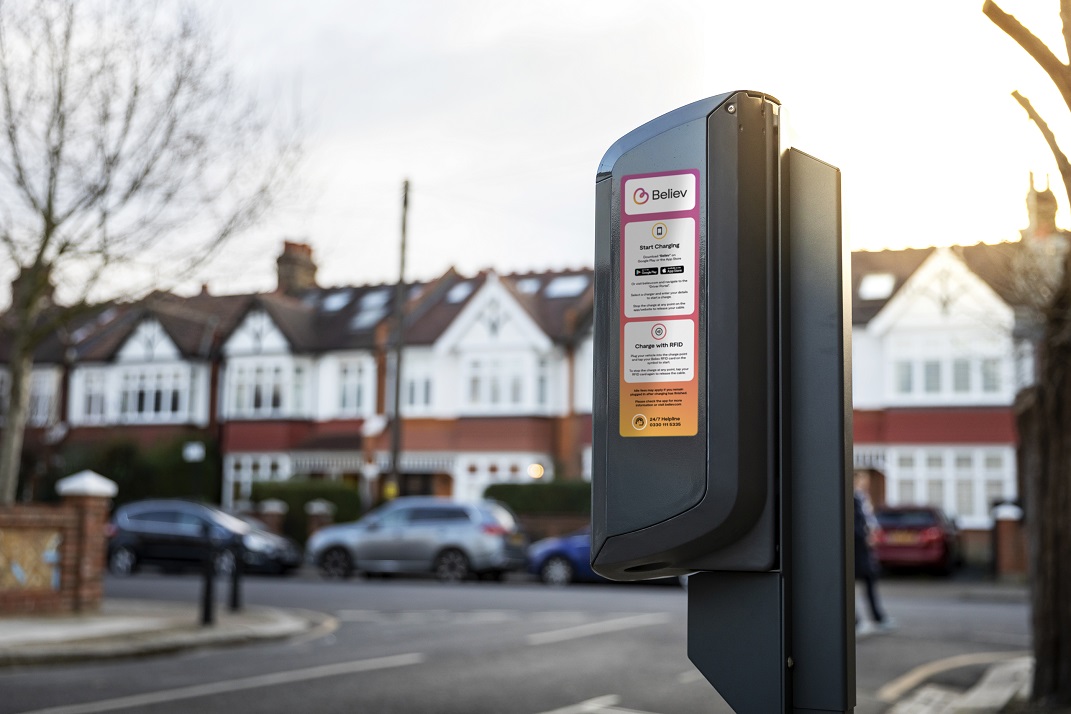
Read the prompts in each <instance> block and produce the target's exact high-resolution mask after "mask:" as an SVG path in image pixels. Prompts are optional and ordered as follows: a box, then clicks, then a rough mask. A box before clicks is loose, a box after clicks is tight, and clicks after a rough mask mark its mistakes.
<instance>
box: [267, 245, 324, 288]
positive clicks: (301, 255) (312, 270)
mask: <svg viewBox="0 0 1071 714" xmlns="http://www.w3.org/2000/svg"><path fill="white" fill-rule="evenodd" d="M275 265H276V268H277V274H278V287H277V288H276V292H280V293H284V294H286V295H294V294H296V293H299V292H301V291H302V290H307V289H309V288H314V287H316V263H314V262H313V260H312V246H311V245H309V244H307V243H293V242H291V241H283V253H282V255H280V256H279V258H278V259H277V260H276V261H275Z"/></svg>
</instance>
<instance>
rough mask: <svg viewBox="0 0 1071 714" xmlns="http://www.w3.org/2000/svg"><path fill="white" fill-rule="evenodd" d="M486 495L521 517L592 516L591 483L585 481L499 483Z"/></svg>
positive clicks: (488, 489) (488, 490)
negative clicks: (555, 514) (546, 515)
mask: <svg viewBox="0 0 1071 714" xmlns="http://www.w3.org/2000/svg"><path fill="white" fill-rule="evenodd" d="M483 495H484V498H490V499H494V500H496V501H501V502H502V503H505V504H506V505H507V506H509V507H510V508H511V509H513V512H514V513H516V514H518V515H534V514H543V513H577V514H588V513H591V484H589V483H587V482H585V481H551V482H549V483H541V482H537V483H496V484H493V485H491V486H488V487H487V489H486V490H485V491H484V492H483Z"/></svg>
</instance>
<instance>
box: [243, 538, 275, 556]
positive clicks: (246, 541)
mask: <svg viewBox="0 0 1071 714" xmlns="http://www.w3.org/2000/svg"><path fill="white" fill-rule="evenodd" d="M242 545H244V546H245V548H246V550H252V551H254V552H256V553H267V552H269V551H270V550H272V549H273V545H274V544H273V543H272V542H271V540H269V539H268V538H265V537H264V536H262V535H260V534H259V533H246V534H245V536H244V537H243V538H242Z"/></svg>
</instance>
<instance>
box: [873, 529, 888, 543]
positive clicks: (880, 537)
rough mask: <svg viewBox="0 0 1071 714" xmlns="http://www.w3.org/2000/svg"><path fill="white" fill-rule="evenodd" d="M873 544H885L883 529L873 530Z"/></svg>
mask: <svg viewBox="0 0 1071 714" xmlns="http://www.w3.org/2000/svg"><path fill="white" fill-rule="evenodd" d="M874 542H875V543H877V544H878V545H884V544H885V530H884V529H882V528H875V529H874Z"/></svg>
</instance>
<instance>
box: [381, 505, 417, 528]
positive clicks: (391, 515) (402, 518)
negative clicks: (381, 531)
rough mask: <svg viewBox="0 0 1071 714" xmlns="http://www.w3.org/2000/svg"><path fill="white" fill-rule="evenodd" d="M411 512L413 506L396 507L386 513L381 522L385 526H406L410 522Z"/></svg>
mask: <svg viewBox="0 0 1071 714" xmlns="http://www.w3.org/2000/svg"><path fill="white" fill-rule="evenodd" d="M411 512H412V509H411V508H396V509H394V510H393V511H388V512H387V513H384V514H383V517H382V518H380V519H379V522H380V524H382V525H384V526H404V525H405V524H406V523H408V522H409V515H410V513H411Z"/></svg>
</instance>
